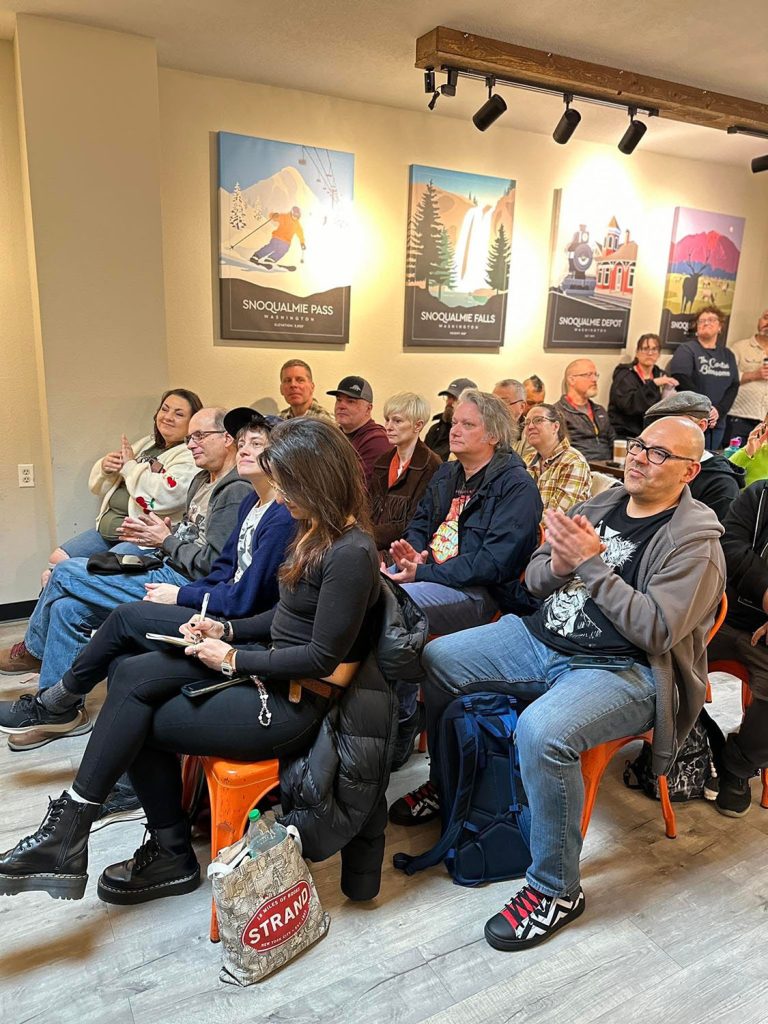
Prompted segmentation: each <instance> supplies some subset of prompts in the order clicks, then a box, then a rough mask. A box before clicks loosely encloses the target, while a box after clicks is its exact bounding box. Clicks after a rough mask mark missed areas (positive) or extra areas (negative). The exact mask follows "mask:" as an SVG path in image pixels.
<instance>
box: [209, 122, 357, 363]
mask: <svg viewBox="0 0 768 1024" xmlns="http://www.w3.org/2000/svg"><path fill="white" fill-rule="evenodd" d="M353 182H354V156H353V155H352V154H351V153H339V152H336V151H335V150H332V149H319V148H317V147H315V146H303V145H294V144H292V143H287V142H274V141H272V140H270V139H257V138H251V137H249V136H246V135H233V134H231V133H230V132H219V284H220V294H221V336H222V338H233V339H239V340H242V341H248V340H253V341H285V342H295V341H302V342H325V343H329V342H330V343H338V344H345V343H346V342H348V341H349V303H350V292H351V287H350V285H351V278H352V260H353V259H354V253H353V252H352V249H353V244H352V225H351V209H352V195H353Z"/></svg>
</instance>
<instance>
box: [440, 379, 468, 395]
mask: <svg viewBox="0 0 768 1024" xmlns="http://www.w3.org/2000/svg"><path fill="white" fill-rule="evenodd" d="M476 387H477V384H475V382H474V381H473V380H470V379H469V377H457V378H456V380H452V381H451V383H450V384H449V385H448V387H447V388H445V389H444V390H443V391H438V392H437V393H438V395H450V396H451V398H458V397H459V395H460V394H461V392H462V391H463V390H464V389H465V388H476Z"/></svg>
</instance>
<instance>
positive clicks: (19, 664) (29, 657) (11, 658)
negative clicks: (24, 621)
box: [0, 640, 43, 676]
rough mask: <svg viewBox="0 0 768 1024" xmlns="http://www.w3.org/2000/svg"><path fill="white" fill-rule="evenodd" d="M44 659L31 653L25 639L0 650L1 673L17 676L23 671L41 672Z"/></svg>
mask: <svg viewBox="0 0 768 1024" xmlns="http://www.w3.org/2000/svg"><path fill="white" fill-rule="evenodd" d="M42 664H43V663H42V661H40V659H39V658H36V657H35V656H34V654H30V653H29V651H28V650H27V646H26V644H25V643H24V641H23V640H19V642H18V643H17V644H14V645H13V647H6V648H4V649H3V650H0V675H3V676H15V675H18V674H20V673H23V672H39V671H40V669H41V667H42Z"/></svg>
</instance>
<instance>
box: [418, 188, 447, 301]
mask: <svg viewBox="0 0 768 1024" xmlns="http://www.w3.org/2000/svg"><path fill="white" fill-rule="evenodd" d="M442 227H443V225H442V224H441V223H440V211H439V210H438V206H437V190H436V189H435V186H434V185H433V183H432V181H429V182H428V183H427V187H426V188H425V190H424V194H423V195H422V197H421V200H420V201H419V205H418V208H417V210H416V213H415V214H414V217H413V234H412V238H413V241H414V242H415V246H414V250H415V252H416V258H415V260H414V264H413V277H414V280H415V281H423V282H424V287H425V288H427V289H428V288H429V285H430V283H431V282H432V281H434V280H435V273H436V271H437V268H438V267H439V265H440V253H439V251H438V243H439V240H440V231H441V229H442Z"/></svg>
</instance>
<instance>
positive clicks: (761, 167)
mask: <svg viewBox="0 0 768 1024" xmlns="http://www.w3.org/2000/svg"><path fill="white" fill-rule="evenodd" d="M761 171H768V153H766V155H765V156H756V157H755V158H754V159H753V161H752V173H753V174H759V173H760V172H761Z"/></svg>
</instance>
